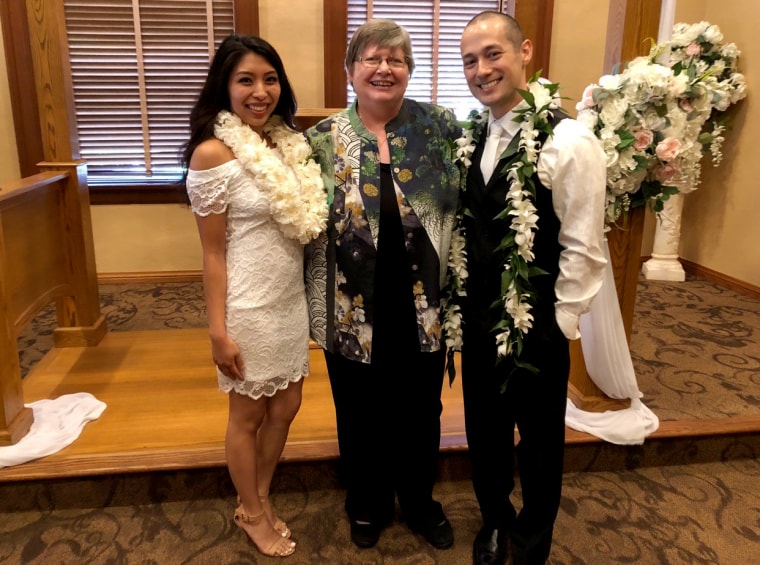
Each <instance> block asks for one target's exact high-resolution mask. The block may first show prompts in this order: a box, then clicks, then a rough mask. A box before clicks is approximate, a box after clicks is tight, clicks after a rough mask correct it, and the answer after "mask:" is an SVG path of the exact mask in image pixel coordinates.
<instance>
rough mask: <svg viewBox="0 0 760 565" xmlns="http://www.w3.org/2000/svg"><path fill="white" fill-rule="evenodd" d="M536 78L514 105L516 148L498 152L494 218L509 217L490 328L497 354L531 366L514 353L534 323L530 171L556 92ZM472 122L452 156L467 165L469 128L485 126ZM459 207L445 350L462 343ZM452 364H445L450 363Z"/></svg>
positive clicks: (478, 117)
mask: <svg viewBox="0 0 760 565" xmlns="http://www.w3.org/2000/svg"><path fill="white" fill-rule="evenodd" d="M537 78H538V77H533V78H532V79H531V81H530V82H529V83H528V90H526V91H522V90H520V91H519V92H520V94H521V95H522V97H523V99H524V101H523V102H521V103H520V104H519V105H518V106H516V107H515V109H514V112H515V114H516V117H515V121H516V122H519V123H520V133H519V136H520V138H519V143H518V145H517V148H516V149H515V148H514V147H513V146H512V144H510V147H508V148H507V149H506V150H505V151H504V153H502V154H501V155H500V157H499V160H501V159H504V158H506V157H510V156H511V159H510V160H509V162H508V163H507V165H506V168H505V171H504V170H503V171H502V172H506V173H507V182H509V183H511V184H510V187H509V191H508V192H507V196H506V204H505V206H504V210H502V211H501V212H500V213H499V215H498V216H497V217H498V218H502V219H507V218H509V219H510V225H509V228H510V229H509V230H508V231H507V234H506V235H505V237H504V238H503V239H502V241H501V245H500V248H501V249H503V250H505V251H506V262H505V264H504V274H503V276H502V288H503V289H504V292H503V295H502V302H503V304H504V311H503V315H502V319H501V321H500V322H499V323H498V324H497V325H496V327H495V328H494V329H495V330H497V332H498V333H497V335H496V345H497V357H498V358H504V357H507V356H509V355H513V354H514V358H515V364H516V365H517V366H520V367H524V368H528V369H531V370H534V371H535V368H534V367H532V366H531V365H529V364H527V363H520V362H519V361H517V358H518V357H519V355H520V352H521V350H522V340H523V337H524V336H525V334H527V333H528V330H530V328H531V327H532V326H533V323H532V322H533V315H532V314H531V313H530V310H531V308H532V307H533V306H532V302H533V300H534V298H535V297H534V296H533V295H532V293H531V292H529V291H528V289H529V288H530V285H529V277H530V276H531V275H534V274H538V272H536V270H535V269H533V270H531V268H530V267H529V263H531V262H532V261H533V260H534V258H535V257H534V255H533V240H534V232H535V230H536V228H537V222H538V214H537V213H536V212H537V209H536V207H535V205H534V204H533V199H534V198H535V191H536V187H535V184H534V181H533V178H532V177H533V175H534V173H535V171H536V163H537V162H538V156H539V153H540V151H541V142H540V141H538V136H539V135H540V133H541V132H542V131H543V132H546V133H547V134H548V135H551V134H552V127H551V124H550V123H549V122H548V118H549V117H550V116H551V110H552V109H556V108H557V104H556V101H555V95H556V92H557V90H558V88H559V85H557V84H551V83H543V84H542V83H540V82H538V80H537ZM470 118H471V121H470V122H469V123H468V124H467V125H466V126H465V128H464V131H463V135H462V137H461V138H459V140H458V141H457V149H456V155H457V159H458V161H459V162H460V163H461V164H462V166H463V168H464V169H465V173H464V174H465V175H466V169H467V168H469V166H470V165H471V164H472V161H471V159H470V157H471V156H472V153H473V152H474V150H475V145H476V144H477V139H476V138H475V137H474V132H475V128H476V125H477V124H482V125H480V127H479V130H480V131H482V129H483V128H484V127H485V115H484V114H483V113H482V112H481V113H478V112H474V113H473V114H471V115H470ZM463 213H464V211H462V210H460V212H459V213H458V215H457V227H456V228H455V230H454V233H453V236H452V244H451V247H450V248H449V256H448V268H449V280H448V285H447V291H448V295H447V297H446V301H445V302H446V304H445V314H444V330H445V332H446V345H447V347H448V348H449V350H450V351H460V350H461V347H462V315H461V310H460V306H459V305H458V304H457V297H463V296H466V290H465V280H466V279H467V256H466V252H465V237H466V236H465V234H464V232H463V230H462V227H461V220H462V217H463ZM451 366H453V364H452V365H450V367H451Z"/></svg>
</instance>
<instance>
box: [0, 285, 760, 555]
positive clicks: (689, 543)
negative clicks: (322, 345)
mask: <svg viewBox="0 0 760 565" xmlns="http://www.w3.org/2000/svg"><path fill="white" fill-rule="evenodd" d="M100 290H101V294H102V297H101V300H102V309H103V312H104V313H105V315H106V316H107V319H108V326H109V329H110V330H111V331H119V330H139V329H157V328H161V327H167V328H177V327H203V326H204V325H205V311H204V307H203V299H202V289H201V285H200V284H199V283H191V284H168V283H166V284H159V285H129V286H121V285H102V286H101V289H100ZM758 312H760V301H758V300H756V299H752V298H748V297H745V296H742V295H739V294H737V293H734V292H732V291H729V290H726V289H723V288H720V287H718V286H716V285H713V284H712V283H709V282H705V281H701V280H695V279H690V280H687V281H686V282H685V283H668V282H659V281H657V282H656V281H645V280H641V281H640V282H639V288H638V294H637V304H636V315H635V319H634V326H633V335H632V339H631V355H632V359H633V362H634V368H635V370H636V375H637V379H638V383H639V388H640V389H641V391H642V392H643V393H644V398H643V400H644V402H645V403H646V404H647V406H649V407H650V408H651V409H652V410H653V411H654V412H655V413H656V414H657V415H658V416H659V417H660V419H661V420H663V421H665V420H680V419H711V418H725V417H729V416H742V415H758V414H760V344H759V343H758V340H760V316H758ZM53 317H54V311H53V310H52V309H50V310H49V311H47V312H45V313H43V314H42V315H40V316H38V317H37V318H36V319H35V320H34V321H33V322H32V323H31V324H30V325H29V328H27V329H26V330H25V331H24V332H23V333H22V335H21V336H20V337H19V347H20V349H21V363H22V367H23V370H24V372H27V371H28V370H29V368H30V367H31V366H32V365H33V363H35V362H36V361H37V360H38V359H40V358H41V357H42V356H43V355H44V353H45V352H46V351H47V350H48V349H49V347H51V345H52V328H53V327H54V320H53ZM441 463H442V464H441V477H440V481H439V483H438V484H437V486H436V497H437V498H438V499H439V500H440V501H441V502H442V504H443V506H444V510H445V511H446V513H447V515H448V517H449V519H450V520H451V522H452V524H453V526H454V532H455V537H456V541H455V543H454V546H453V547H452V548H451V549H449V550H445V551H439V550H435V549H433V548H432V547H430V546H429V545H427V544H426V543H425V541H424V539H422V538H421V537H420V536H418V535H415V534H413V533H411V532H410V531H409V530H408V529H407V528H406V527H405V526H404V524H403V522H402V521H401V518H400V517H398V519H397V520H396V521H394V523H393V524H392V525H391V526H390V527H389V528H388V529H386V530H385V531H384V532H383V535H382V537H381V539H380V543H379V544H378V545H377V546H376V547H375V548H373V549H369V550H358V549H356V548H355V547H354V546H353V545H352V544H351V542H350V534H349V528H348V523H347V521H346V519H345V513H344V511H343V494H344V491H343V490H342V488H341V484H340V480H339V476H340V474H339V472H338V469H337V463H336V462H333V461H326V462H316V463H286V464H282V465H281V466H280V468H279V469H278V473H277V475H276V477H275V482H274V484H273V488H272V492H273V502H274V505H275V507H276V508H277V509H278V512H279V513H280V515H281V517H283V518H284V519H285V520H286V521H287V522H288V525H289V526H290V527H291V529H292V530H293V532H294V533H293V538H294V539H295V540H296V541H297V543H298V547H297V550H296V553H295V555H293V556H291V557H289V558H287V560H286V561H285V563H293V564H296V563H297V564H306V563H314V564H323V563H324V564H355V563H361V564H383V565H385V564H409V565H411V564H414V565H417V564H421V565H425V564H440V565H460V564H467V563H470V562H471V547H472V540H473V539H474V536H475V534H476V533H477V530H478V528H479V526H480V522H479V514H478V510H477V502H476V500H475V497H474V494H473V492H472V487H471V483H470V481H469V466H468V461H467V457H466V454H462V453H446V454H444V455H443V456H442V462H441ZM758 484H760V434H757V435H754V434H744V435H736V436H734V437H722V438H703V439H683V440H673V441H666V440H658V441H647V442H645V444H644V445H643V446H628V447H625V446H613V445H611V444H604V443H600V444H595V445H593V446H591V447H585V448H577V447H574V446H569V447H568V450H567V457H566V473H565V475H564V485H563V486H564V491H563V501H562V505H561V508H560V513H559V516H558V519H557V523H556V525H555V536H554V539H555V541H554V546H553V549H552V555H551V557H550V561H549V563H550V564H552V565H559V564H563V565H565V564H567V565H571V564H572V565H576V564H577V565H584V564H588V565H600V564H601V565H606V564H610V565H611V564H619V563H642V564H661V563H662V564H697V563H698V564H702V563H704V564H707V563H710V564H715V563H717V564H738V565H751V564H755V563H760V487H758V486H757V485H758ZM234 498H235V493H234V489H233V487H232V484H231V482H230V480H229V477H228V476H227V473H226V470H224V469H205V470H197V471H182V472H173V473H150V474H133V475H122V476H109V477H95V478H81V479H61V480H56V481H27V482H19V483H5V484H0V563H9V564H22V563H23V564H43V563H44V564H48V563H61V564H69V563H71V564H74V563H76V564H79V563H88V564H89V563H94V564H121V563H125V564H133V563H135V564H137V563H140V564H153V563H155V564H206V563H214V564H237V563H277V562H279V560H277V559H273V558H266V557H263V556H261V555H260V554H259V553H257V552H256V550H255V548H254V547H253V545H252V543H251V542H250V541H249V540H248V539H247V538H246V536H245V534H244V533H243V532H242V531H240V530H239V529H238V528H237V527H236V526H235V524H234V522H233V521H232V514H233V511H234V505H235V502H234ZM514 499H515V504H516V505H517V506H518V507H519V505H520V504H521V499H520V491H519V482H518V487H517V490H516V492H515V495H514Z"/></svg>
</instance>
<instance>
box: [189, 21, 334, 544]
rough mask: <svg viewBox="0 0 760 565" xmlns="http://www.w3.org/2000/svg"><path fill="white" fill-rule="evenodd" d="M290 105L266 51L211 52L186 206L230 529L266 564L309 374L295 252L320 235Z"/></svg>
mask: <svg viewBox="0 0 760 565" xmlns="http://www.w3.org/2000/svg"><path fill="white" fill-rule="evenodd" d="M295 109H296V102H295V96H294V95H293V91H292V88H291V86H290V83H289V81H288V79H287V76H286V75H285V70H284V68H283V65H282V61H281V60H280V57H279V56H278V55H277V53H276V52H275V51H274V49H273V48H272V47H271V45H269V44H268V43H267V42H266V41H264V40H262V39H260V38H257V37H252V36H238V35H233V36H230V37H228V38H227V39H226V40H225V41H224V42H223V43H222V44H221V45H220V47H219V49H218V51H217V53H216V55H215V57H214V61H213V62H212V64H211V67H210V70H209V74H208V77H207V79H206V84H205V85H204V87H203V90H202V91H201V94H200V97H199V99H198V102H197V103H196V105H195V107H194V108H193V111H192V113H191V116H190V123H191V137H190V141H189V142H188V143H187V145H186V147H185V152H184V160H185V165H186V166H187V173H186V186H187V195H188V199H189V202H190V205H191V207H192V210H193V212H194V214H195V217H196V222H197V224H198V231H199V234H200V238H201V244H202V247H203V283H204V291H205V295H206V309H207V313H208V320H209V334H210V338H211V352H212V356H213V359H214V363H215V364H216V366H217V375H218V382H219V388H220V390H222V391H223V392H226V393H228V395H229V422H228V426H227V433H226V439H225V448H226V455H227V465H228V468H229V472H230V476H231V477H232V481H233V483H234V484H235V488H236V489H237V491H238V495H239V501H240V505H239V507H238V508H237V510H236V511H235V522H236V523H237V525H238V526H240V527H241V528H243V529H244V530H245V531H246V532H247V533H248V535H249V536H250V537H251V539H252V540H253V542H254V544H255V545H256V547H257V548H258V549H259V551H260V552H261V553H263V554H265V555H271V556H286V555H290V554H291V553H293V551H294V550H295V543H294V542H293V541H292V540H291V539H290V530H289V529H288V527H287V525H286V524H285V523H284V522H283V521H282V520H280V519H279V518H278V517H277V516H276V515H275V513H274V510H273V509H272V507H271V505H270V503H269V486H270V484H271V481H272V477H273V475H274V471H275V468H276V466H277V462H278V461H279V458H280V455H281V454H282V450H283V447H284V446H285V441H286V439H287V434H288V430H289V427H290V424H291V422H292V421H293V418H295V415H296V413H297V412H298V408H299V407H300V404H301V389H302V385H303V377H305V376H306V375H307V374H308V371H309V324H308V314H307V308H306V297H305V291H304V282H303V245H304V244H305V243H308V242H309V241H310V240H311V239H312V238H314V237H316V236H317V235H318V234H319V233H320V232H321V231H322V230H323V229H324V227H325V222H326V217H327V202H326V196H325V193H324V189H323V185H322V181H321V179H320V176H319V174H320V173H319V167H318V166H317V165H316V164H315V163H314V162H313V161H311V160H310V159H309V155H310V152H311V150H310V148H309V146H308V144H307V143H306V141H305V138H304V137H303V135H302V134H300V133H298V132H297V131H295V130H294V128H293V116H294V114H295Z"/></svg>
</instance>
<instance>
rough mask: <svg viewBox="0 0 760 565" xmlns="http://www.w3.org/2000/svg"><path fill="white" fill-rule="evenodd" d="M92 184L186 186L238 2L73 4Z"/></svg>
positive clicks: (75, 74)
mask: <svg viewBox="0 0 760 565" xmlns="http://www.w3.org/2000/svg"><path fill="white" fill-rule="evenodd" d="M64 12H65V20H66V32H67V38H68V49H69V57H70V60H71V77H72V83H73V90H74V101H75V114H76V127H77V133H78V137H79V148H80V155H81V158H82V159H85V160H86V161H87V171H88V183H89V184H90V185H93V186H97V185H102V184H114V183H124V184H129V183H143V184H150V183H154V182H167V181H170V180H176V179H178V178H179V177H180V174H181V170H180V165H179V151H180V148H181V146H182V144H183V143H185V141H186V140H187V138H188V135H189V128H188V118H189V115H190V110H191V108H192V105H193V104H194V102H195V100H196V97H197V96H198V93H199V92H200V89H201V87H202V86H203V82H204V81H205V79H206V74H207V72H208V66H209V62H210V60H211V58H212V57H213V54H214V52H215V50H216V48H217V46H218V45H219V43H220V42H221V41H222V39H224V38H225V37H226V36H227V35H229V34H230V33H232V31H233V29H234V21H233V0H98V1H97V2H93V1H92V0H64Z"/></svg>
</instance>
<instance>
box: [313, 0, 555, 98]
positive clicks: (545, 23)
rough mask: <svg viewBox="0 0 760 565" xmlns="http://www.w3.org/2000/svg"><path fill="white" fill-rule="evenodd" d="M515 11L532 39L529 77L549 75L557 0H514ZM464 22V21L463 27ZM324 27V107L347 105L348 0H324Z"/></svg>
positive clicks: (516, 17) (526, 35)
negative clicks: (346, 39) (553, 20)
mask: <svg viewBox="0 0 760 565" xmlns="http://www.w3.org/2000/svg"><path fill="white" fill-rule="evenodd" d="M510 1H511V0H510ZM514 13H515V19H516V20H517V21H518V22H519V23H520V27H522V29H523V33H524V34H525V37H528V38H530V39H531V40H532V41H533V60H532V61H531V63H530V65H529V66H528V76H529V77H530V76H532V75H533V74H535V73H536V72H537V71H539V70H541V71H542V76H547V75H548V72H549V55H550V53H551V40H552V19H553V16H554V0H514ZM465 23H466V22H462V26H463V27H464V24H465ZM323 30H324V37H325V45H324V77H325V90H324V96H325V106H327V107H328V108H344V107H345V106H346V104H347V101H348V96H347V93H346V81H347V76H346V69H345V67H344V60H345V58H346V48H347V44H346V42H345V41H341V39H340V38H346V37H347V35H348V0H324V12H323Z"/></svg>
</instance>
